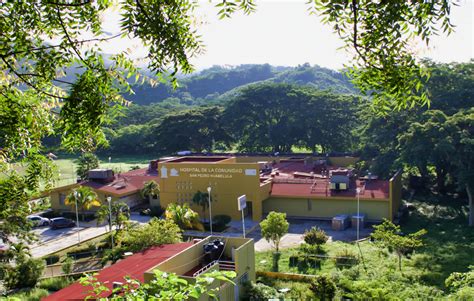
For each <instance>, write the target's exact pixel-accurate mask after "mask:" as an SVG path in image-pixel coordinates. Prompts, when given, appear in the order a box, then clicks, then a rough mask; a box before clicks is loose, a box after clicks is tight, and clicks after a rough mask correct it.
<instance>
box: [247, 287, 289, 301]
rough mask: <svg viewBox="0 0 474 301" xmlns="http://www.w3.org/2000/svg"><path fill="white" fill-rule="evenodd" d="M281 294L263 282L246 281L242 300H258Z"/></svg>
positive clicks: (275, 297)
mask: <svg viewBox="0 0 474 301" xmlns="http://www.w3.org/2000/svg"><path fill="white" fill-rule="evenodd" d="M280 297H281V294H280V293H279V292H278V291H277V290H276V289H275V288H273V287H270V286H268V285H265V284H263V283H253V282H248V283H247V284H246V285H245V294H244V296H243V299H244V300H250V301H260V300H268V299H278V298H280Z"/></svg>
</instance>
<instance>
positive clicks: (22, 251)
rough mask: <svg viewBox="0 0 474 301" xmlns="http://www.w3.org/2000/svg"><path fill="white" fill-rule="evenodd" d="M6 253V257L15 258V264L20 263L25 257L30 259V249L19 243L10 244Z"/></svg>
mask: <svg viewBox="0 0 474 301" xmlns="http://www.w3.org/2000/svg"><path fill="white" fill-rule="evenodd" d="M8 253H9V254H8V257H9V258H15V260H16V261H17V262H22V261H24V260H25V259H26V257H31V252H30V247H29V246H28V245H27V244H25V243H24V242H21V241H20V242H17V243H12V245H11V246H10V249H9V250H8Z"/></svg>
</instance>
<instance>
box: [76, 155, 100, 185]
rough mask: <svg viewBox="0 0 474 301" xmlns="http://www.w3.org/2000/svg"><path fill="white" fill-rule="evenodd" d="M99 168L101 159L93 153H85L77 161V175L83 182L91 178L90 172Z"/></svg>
mask: <svg viewBox="0 0 474 301" xmlns="http://www.w3.org/2000/svg"><path fill="white" fill-rule="evenodd" d="M98 167H99V158H97V156H96V155H94V154H93V153H83V154H82V155H81V156H80V157H79V159H77V175H78V176H79V177H80V178H81V180H87V179H88V178H89V170H91V169H94V168H98Z"/></svg>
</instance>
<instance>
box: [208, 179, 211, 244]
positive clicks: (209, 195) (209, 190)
mask: <svg viewBox="0 0 474 301" xmlns="http://www.w3.org/2000/svg"><path fill="white" fill-rule="evenodd" d="M211 190H212V188H211V186H209V187H207V197H208V198H207V200H208V201H209V227H210V228H211V235H212V207H211Z"/></svg>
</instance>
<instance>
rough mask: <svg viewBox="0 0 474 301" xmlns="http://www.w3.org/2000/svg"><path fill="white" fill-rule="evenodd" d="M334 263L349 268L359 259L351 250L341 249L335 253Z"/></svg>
mask: <svg viewBox="0 0 474 301" xmlns="http://www.w3.org/2000/svg"><path fill="white" fill-rule="evenodd" d="M334 261H335V263H336V265H337V266H351V265H354V264H357V263H358V262H359V257H358V256H357V255H356V254H355V253H354V252H352V251H351V250H348V249H343V250H340V251H338V252H337V253H336V255H335V258H334Z"/></svg>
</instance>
